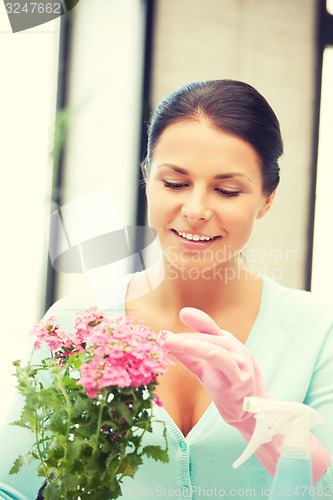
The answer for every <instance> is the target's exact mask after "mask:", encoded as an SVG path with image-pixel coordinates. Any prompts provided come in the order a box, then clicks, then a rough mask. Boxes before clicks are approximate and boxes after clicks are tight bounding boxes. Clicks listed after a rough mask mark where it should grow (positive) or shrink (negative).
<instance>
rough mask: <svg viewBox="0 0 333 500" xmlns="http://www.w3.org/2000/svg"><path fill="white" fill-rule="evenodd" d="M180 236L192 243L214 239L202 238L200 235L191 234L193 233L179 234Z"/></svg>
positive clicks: (209, 237)
mask: <svg viewBox="0 0 333 500" xmlns="http://www.w3.org/2000/svg"><path fill="white" fill-rule="evenodd" d="M177 233H178V234H179V236H182V238H185V239H186V240H190V241H192V240H193V241H209V240H212V239H213V238H214V236H200V235H199V234H191V233H179V232H178V231H177Z"/></svg>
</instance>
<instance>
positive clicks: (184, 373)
mask: <svg viewBox="0 0 333 500" xmlns="http://www.w3.org/2000/svg"><path fill="white" fill-rule="evenodd" d="M156 394H157V396H158V397H159V399H160V400H161V401H162V403H163V407H164V409H165V411H166V412H167V413H168V414H169V416H170V417H171V418H172V420H173V421H174V422H175V424H176V425H177V427H178V428H179V429H180V430H181V432H182V433H183V435H184V436H186V435H187V434H188V433H189V432H190V430H191V429H192V428H193V427H194V426H195V425H196V424H197V423H198V421H199V420H200V418H201V417H202V415H203V414H204V413H205V411H206V410H207V408H208V406H209V405H210V403H211V401H212V400H211V397H210V396H209V394H208V393H207V391H206V389H205V388H204V387H203V385H202V384H201V383H200V382H199V380H198V379H197V378H196V377H195V376H194V375H193V374H192V373H191V372H190V371H189V370H187V369H186V368H185V367H184V366H183V365H181V364H180V363H179V362H175V365H173V366H171V367H170V368H169V369H168V371H167V372H166V373H165V374H164V375H162V376H161V377H159V379H158V386H157V389H156Z"/></svg>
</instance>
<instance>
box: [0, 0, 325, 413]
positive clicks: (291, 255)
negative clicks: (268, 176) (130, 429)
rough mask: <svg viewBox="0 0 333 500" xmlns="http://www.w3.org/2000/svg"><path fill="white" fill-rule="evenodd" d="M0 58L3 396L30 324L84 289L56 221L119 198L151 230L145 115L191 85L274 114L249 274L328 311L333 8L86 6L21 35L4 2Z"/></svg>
mask: <svg viewBox="0 0 333 500" xmlns="http://www.w3.org/2000/svg"><path fill="white" fill-rule="evenodd" d="M0 61H1V80H0V88H1V93H0V100H1V101H0V102H1V106H0V127H1V130H0V131H1V147H0V166H1V186H2V188H1V196H0V203H1V250H0V252H1V260H0V266H1V275H0V280H1V281H0V282H1V285H0V294H1V297H0V299H1V302H0V304H1V311H2V312H1V326H0V332H1V351H2V354H3V355H2V362H1V366H0V377H1V378H0V396H2V395H4V396H5V395H6V397H7V399H8V400H9V399H10V389H9V388H10V385H11V379H12V377H11V376H10V373H11V361H12V360H13V359H18V358H23V357H24V356H26V352H27V345H28V343H29V341H30V338H29V331H30V330H31V328H32V327H33V325H34V323H35V322H36V321H37V320H39V319H40V317H41V316H42V315H43V314H44V312H45V311H46V309H47V308H48V307H49V306H50V305H51V304H52V303H53V302H54V301H55V300H56V299H57V298H59V297H62V296H64V295H67V294H68V293H71V292H72V291H75V290H77V289H80V288H81V287H82V286H84V285H85V284H86V276H85V275H84V274H68V273H67V274H66V273H61V272H56V271H55V270H54V269H53V268H52V266H51V265H50V260H49V257H48V248H47V242H46V238H45V221H46V219H47V217H48V216H49V214H50V213H51V212H53V211H54V210H56V209H57V207H61V206H63V205H64V204H67V203H70V202H73V201H75V200H79V199H80V198H82V197H85V196H87V195H90V194H93V193H98V192H101V191H103V190H105V189H112V191H113V193H114V196H115V199H116V204H117V206H118V209H119V212H120V216H121V219H122V221H123V224H124V225H143V224H144V223H145V200H144V192H143V190H142V188H141V189H140V188H139V181H140V172H139V164H140V162H141V160H142V158H143V157H144V156H145V142H146V124H147V121H148V120H149V117H150V113H151V111H152V110H153V109H154V107H155V106H156V105H157V103H158V102H159V101H160V100H161V99H162V98H163V97H164V96H165V95H167V94H169V93H170V92H171V91H173V90H175V89H176V88H177V87H178V86H180V85H182V84H184V83H187V82H190V81H193V80H206V79H220V78H231V79H237V80H244V81H246V82H248V83H250V84H251V85H253V86H254V87H256V88H257V89H258V90H259V91H260V92H261V93H262V94H263V95H264V96H265V97H266V99H267V100H268V101H269V103H270V104H271V105H272V107H273V109H274V110H275V112H276V114H277V116H278V118H279V120H280V123H281V128H282V134H283V138H284V145H285V153H284V156H283V158H282V160H281V183H280V187H279V189H278V194H277V196H276V198H275V202H274V204H273V207H272V209H271V211H270V212H269V214H268V215H267V216H266V217H265V218H264V219H262V220H260V221H258V223H257V227H256V230H255V233H254V235H253V237H252V239H251V241H250V243H249V245H248V247H247V249H246V250H245V256H246V260H247V265H248V267H249V268H250V269H252V270H253V271H255V272H257V273H261V274H266V275H268V276H271V277H272V278H273V279H275V280H277V281H279V282H281V283H282V284H284V285H286V286H291V287H296V288H301V289H305V290H312V291H313V292H314V293H316V294H318V295H320V296H321V297H322V298H323V300H325V301H329V302H331V303H333V294H332V291H331V282H332V280H333V265H332V259H331V254H332V248H333V236H332V222H331V219H332V216H333V210H332V198H333V192H332V187H333V168H332V167H333V160H332V158H333V154H332V139H333V135H332V134H333V132H332V131H333V90H332V89H333V0H205V1H203V0H80V1H79V3H78V4H77V6H76V7H75V8H73V10H72V11H71V12H69V13H68V14H67V15H64V16H62V17H61V18H58V19H55V20H53V21H50V22H48V23H45V24H43V25H40V26H37V27H35V28H31V29H28V30H25V31H22V32H18V33H12V32H11V28H10V24H9V21H8V18H7V15H6V11H5V7H4V5H3V4H1V5H0ZM3 407H4V406H3ZM0 413H1V412H0ZM0 419H1V415H0Z"/></svg>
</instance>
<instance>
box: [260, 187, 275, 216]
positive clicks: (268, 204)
mask: <svg viewBox="0 0 333 500" xmlns="http://www.w3.org/2000/svg"><path fill="white" fill-rule="evenodd" d="M275 193H276V189H274V191H273V193H271V194H270V195H269V196H266V197H264V199H263V204H262V206H261V208H260V209H259V211H258V214H257V219H262V217H263V216H264V215H266V213H267V212H268V210H269V209H270V208H271V206H272V203H273V200H274V197H275Z"/></svg>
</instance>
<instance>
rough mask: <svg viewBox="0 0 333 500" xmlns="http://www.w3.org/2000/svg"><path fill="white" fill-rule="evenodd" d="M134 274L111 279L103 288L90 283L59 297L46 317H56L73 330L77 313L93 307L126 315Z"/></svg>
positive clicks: (112, 313)
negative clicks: (130, 284) (92, 286)
mask: <svg viewBox="0 0 333 500" xmlns="http://www.w3.org/2000/svg"><path fill="white" fill-rule="evenodd" d="M132 277H133V274H126V275H124V276H122V277H121V278H117V279H115V280H114V281H110V283H109V284H108V286H104V287H103V289H98V290H96V289H92V288H91V287H90V286H89V285H86V286H84V287H83V288H81V289H80V290H75V291H74V292H72V293H70V294H67V295H65V296H63V297H61V298H59V299H58V300H57V301H56V302H54V304H53V305H52V306H51V307H50V308H49V309H48V311H47V312H46V313H45V315H44V318H45V319H47V318H49V317H51V316H52V317H54V318H56V319H57V320H58V322H59V323H60V325H61V327H62V328H66V329H68V330H72V329H73V327H74V323H75V318H76V314H77V313H79V312H82V311H86V310H87V309H90V308H91V307H96V308H97V309H98V310H100V311H103V312H105V313H106V314H109V315H110V316H124V315H125V314H126V313H125V299H126V292H127V288H128V284H129V282H130V280H131V278H132Z"/></svg>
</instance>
